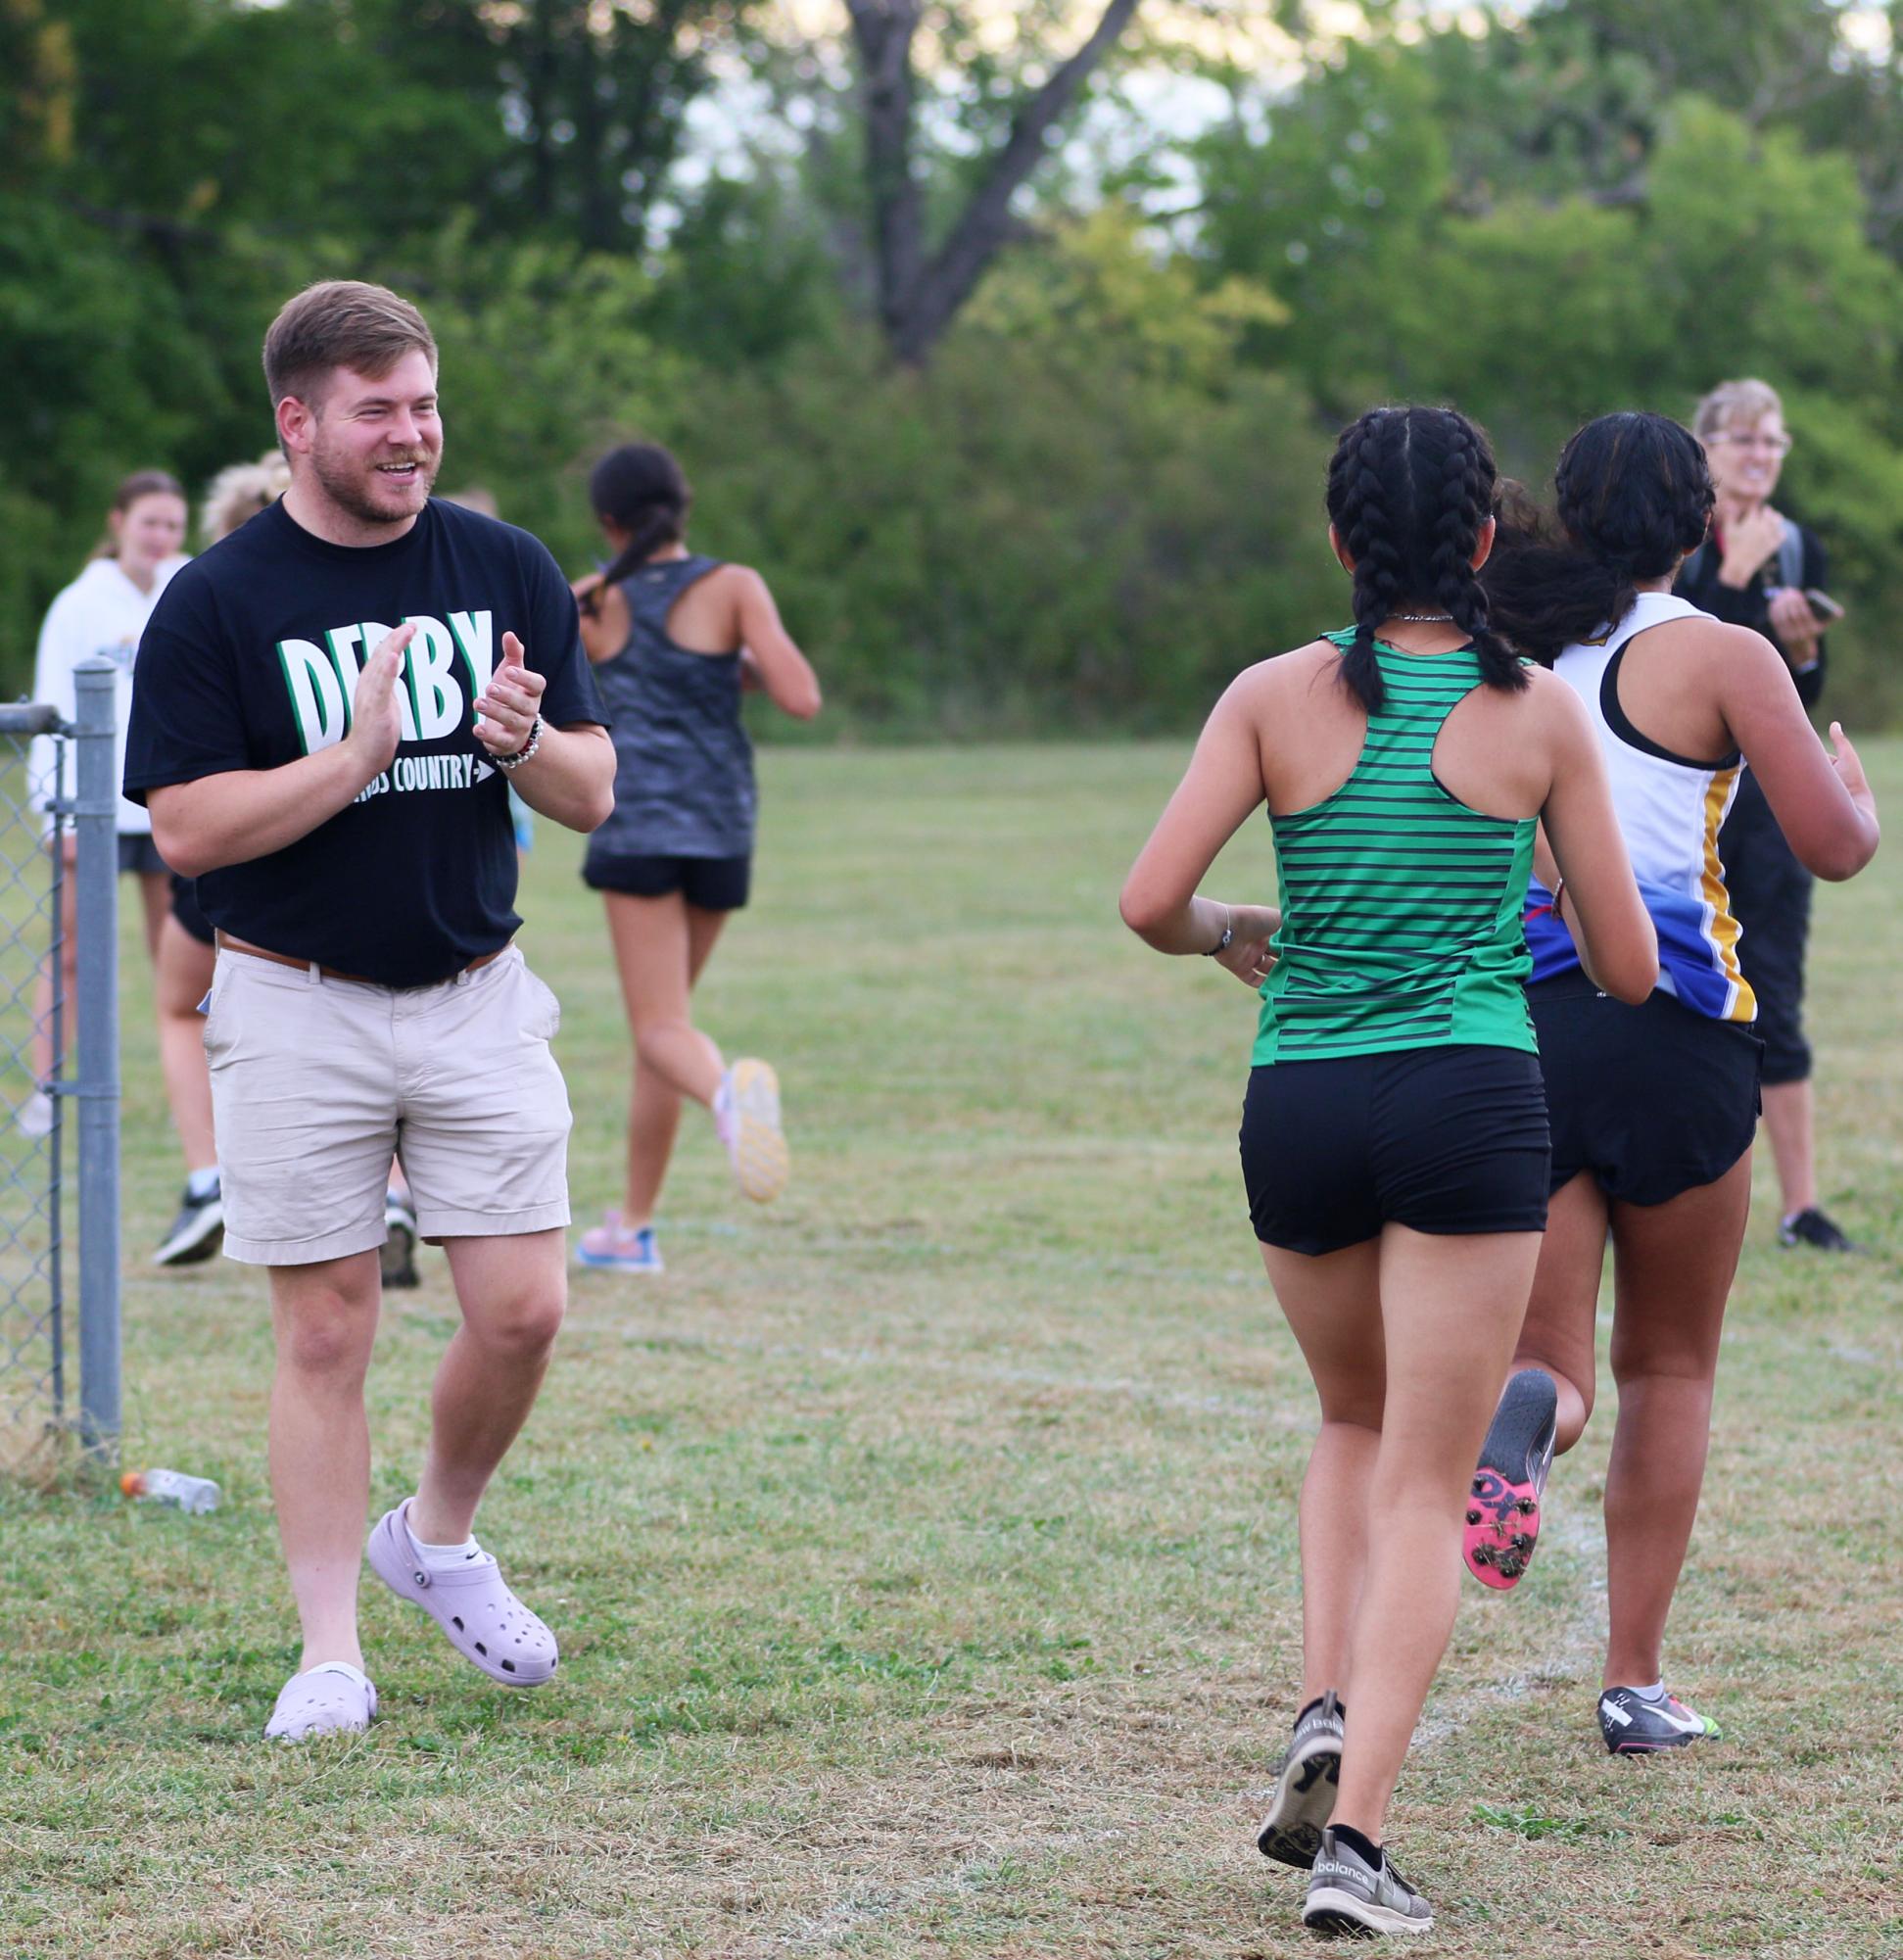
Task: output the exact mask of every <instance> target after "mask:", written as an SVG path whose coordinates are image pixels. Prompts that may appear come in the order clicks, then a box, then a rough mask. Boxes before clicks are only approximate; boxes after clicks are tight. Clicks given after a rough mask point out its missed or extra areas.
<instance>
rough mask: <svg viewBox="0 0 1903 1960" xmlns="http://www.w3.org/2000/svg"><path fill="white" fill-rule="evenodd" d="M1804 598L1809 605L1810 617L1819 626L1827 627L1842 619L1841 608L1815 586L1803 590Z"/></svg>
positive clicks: (1828, 595) (1827, 594)
mask: <svg viewBox="0 0 1903 1960" xmlns="http://www.w3.org/2000/svg"><path fill="white" fill-rule="evenodd" d="M1804 598H1805V599H1806V601H1807V602H1808V603H1809V605H1810V609H1811V617H1812V618H1813V619H1815V620H1816V621H1817V623H1818V625H1820V626H1829V625H1831V624H1832V623H1833V622H1834V621H1836V620H1839V619H1841V618H1842V617H1843V608H1842V606H1840V605H1839V604H1838V603H1837V602H1836V600H1835V599H1833V598H1832V597H1831V595H1830V594H1829V593H1827V592H1823V591H1821V590H1820V589H1819V588H1818V587H1816V586H1806V587H1805V588H1804Z"/></svg>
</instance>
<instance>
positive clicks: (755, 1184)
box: [714, 1056, 792, 1205]
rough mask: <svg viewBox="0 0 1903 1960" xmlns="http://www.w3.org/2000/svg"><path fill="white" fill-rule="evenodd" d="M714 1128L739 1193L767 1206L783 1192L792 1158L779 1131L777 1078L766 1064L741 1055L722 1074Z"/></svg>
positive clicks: (783, 1135)
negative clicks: (723, 1146)
mask: <svg viewBox="0 0 1903 1960" xmlns="http://www.w3.org/2000/svg"><path fill="white" fill-rule="evenodd" d="M714 1128H715V1130H716V1131H718V1133H719V1135H720V1140H721V1142H722V1143H724V1144H725V1145H726V1146H727V1159H728V1162H729V1163H730V1164H732V1165H733V1167H734V1177H735V1181H736V1182H737V1184H738V1185H739V1187H740V1191H741V1194H742V1195H743V1196H745V1197H748V1198H751V1199H752V1200H753V1202H754V1203H755V1204H756V1205H766V1204H771V1203H772V1201H773V1200H774V1199H775V1198H777V1197H779V1195H780V1194H781V1192H782V1191H784V1190H785V1188H786V1179H787V1177H788V1176H790V1175H791V1173H792V1160H791V1158H790V1157H789V1156H788V1155H787V1151H786V1135H785V1131H784V1130H783V1129H782V1128H781V1127H780V1077H779V1076H776V1075H775V1074H774V1073H773V1065H772V1064H771V1063H770V1062H762V1061H759V1060H757V1059H755V1058H754V1057H752V1056H742V1057H741V1058H740V1059H739V1060H738V1061H737V1062H736V1063H735V1064H734V1065H733V1067H732V1068H730V1069H729V1070H728V1071H727V1072H726V1073H725V1074H724V1075H723V1076H721V1078H720V1087H719V1089H717V1090H716V1091H715V1093H714Z"/></svg>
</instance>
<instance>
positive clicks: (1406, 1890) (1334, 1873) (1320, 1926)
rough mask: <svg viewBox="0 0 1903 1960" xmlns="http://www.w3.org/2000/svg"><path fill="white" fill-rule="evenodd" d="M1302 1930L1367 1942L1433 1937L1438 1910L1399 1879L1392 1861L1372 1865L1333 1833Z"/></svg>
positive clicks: (1321, 1855)
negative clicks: (1393, 1936)
mask: <svg viewBox="0 0 1903 1960" xmlns="http://www.w3.org/2000/svg"><path fill="white" fill-rule="evenodd" d="M1302 1924H1303V1925H1304V1926H1306V1927H1308V1928H1310V1929H1311V1930H1312V1931H1314V1932H1316V1933H1323V1934H1328V1933H1346V1934H1349V1935H1351V1936H1353V1937H1355V1938H1357V1939H1365V1938H1367V1937H1369V1936H1371V1935H1373V1934H1378V1933H1432V1932H1433V1931H1434V1908H1433V1907H1432V1906H1431V1905H1429V1904H1428V1902H1427V1901H1426V1900H1425V1899H1424V1898H1422V1897H1421V1895H1420V1893H1419V1892H1417V1891H1416V1890H1415V1889H1414V1888H1413V1887H1412V1886H1410V1885H1409V1884H1408V1883H1407V1881H1406V1880H1405V1879H1403V1877H1402V1876H1401V1874H1400V1873H1399V1872H1398V1871H1396V1870H1395V1865H1394V1860H1393V1859H1392V1858H1389V1857H1383V1858H1382V1860H1381V1862H1380V1864H1379V1865H1370V1864H1369V1863H1368V1861H1367V1860H1366V1859H1365V1858H1364V1857H1362V1856H1361V1854H1360V1853H1359V1852H1358V1851H1356V1850H1352V1849H1351V1848H1350V1847H1349V1846H1348V1845H1346V1844H1344V1843H1342V1842H1341V1840H1339V1839H1338V1838H1337V1837H1336V1836H1335V1834H1334V1833H1333V1832H1332V1831H1324V1832H1323V1833H1322V1834H1321V1847H1320V1849H1319V1850H1317V1851H1316V1852H1315V1862H1314V1870H1313V1871H1312V1872H1311V1873H1310V1874H1309V1877H1308V1903H1307V1904H1306V1905H1305V1906H1304V1907H1303V1909H1302Z"/></svg>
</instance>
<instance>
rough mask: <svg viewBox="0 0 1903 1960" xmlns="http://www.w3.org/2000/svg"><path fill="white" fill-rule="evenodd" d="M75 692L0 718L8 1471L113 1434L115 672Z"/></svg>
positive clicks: (104, 672)
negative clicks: (70, 1444) (64, 706)
mask: <svg viewBox="0 0 1903 1960" xmlns="http://www.w3.org/2000/svg"><path fill="white" fill-rule="evenodd" d="M76 679H77V691H76V692H77V701H78V712H77V714H76V716H75V717H74V719H73V720H72V721H71V722H68V721H66V720H64V719H63V718H62V717H61V715H60V712H59V710H58V709H57V708H54V707H51V706H48V705H45V704H44V703H34V704H28V703H18V704H14V705H11V706H0V1466H5V1467H8V1468H14V1469H21V1468H24V1467H27V1466H29V1465H31V1464H33V1463H34V1462H36V1461H41V1460H52V1461H57V1460H58V1457H59V1445H60V1444H61V1442H62V1441H63V1440H64V1439H65V1438H67V1437H70V1436H75V1435H76V1436H77V1437H78V1439H79V1440H80V1442H81V1443H82V1444H83V1446H84V1447H85V1448H86V1449H87V1450H89V1451H91V1452H94V1453H96V1454H98V1455H100V1456H103V1457H106V1458H111V1457H113V1456H114V1455H115V1454H116V1451H117V1445H118V1438H119V932H118V874H119V861H118V858H119V843H118V836H117V831H118V823H117V818H118V785H117V783H116V781H115V777H116V775H117V770H116V766H115V743H114V731H113V715H114V701H115V690H116V685H117V676H116V672H115V670H114V669H113V668H112V667H111V666H110V665H109V664H108V663H106V662H104V661H100V662H93V663H88V664H87V665H85V666H83V667H81V668H80V670H79V672H78V675H77V677H76ZM75 1024H76V1027H75ZM69 1167H71V1168H72V1170H73V1171H76V1175H72V1174H70V1170H69ZM74 1187H76V1189H75V1188H74ZM75 1198H76V1203H74V1202H73V1200H74V1199H75ZM75 1222H76V1227H77V1230H76V1235H75V1234H74V1232H73V1230H72V1227H73V1226H74V1224H75ZM75 1254H76V1255H77V1257H76V1258H75V1256H74V1255H75ZM75 1281H76V1284H75ZM75 1308H76V1309H77V1312H76V1314H75V1312H74V1309H75ZM75 1321H76V1326H75ZM75 1332H76V1334H77V1340H76V1343H75V1341H74V1339H73V1336H74V1334H75ZM75 1348H76V1354H75ZM75 1359H76V1361H77V1363H78V1366H77V1370H76V1373H77V1379H76V1381H75V1379H74V1373H75V1370H74V1367H73V1362H74V1361H75Z"/></svg>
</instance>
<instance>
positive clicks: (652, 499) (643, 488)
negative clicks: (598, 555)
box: [582, 443, 693, 618]
mask: <svg viewBox="0 0 1903 1960" xmlns="http://www.w3.org/2000/svg"><path fill="white" fill-rule="evenodd" d="M588 497H589V502H591V503H592V504H593V505H594V506H595V516H596V517H604V518H606V519H607V520H608V521H609V522H610V523H612V524H613V525H614V527H615V528H616V529H617V530H619V531H625V532H626V533H627V534H628V542H627V543H626V544H625V545H623V546H622V548H621V549H620V550H618V551H617V552H616V553H615V555H614V562H613V563H612V564H611V565H609V566H608V568H607V570H606V571H605V572H603V573H602V574H601V583H600V584H599V585H597V586H595V587H594V588H593V589H592V590H591V591H590V592H589V594H588V595H587V597H586V598H584V599H583V600H582V609H583V610H584V611H585V612H587V613H588V614H589V615H590V617H591V618H592V617H593V616H594V614H595V608H596V607H597V606H598V605H599V604H600V602H601V595H602V593H604V592H605V591H606V590H607V589H608V587H610V586H612V585H618V584H620V582H621V581H622V580H623V579H625V578H629V577H631V576H632V575H633V574H634V573H635V572H638V571H639V570H640V569H641V567H642V565H644V564H645V563H646V562H647V560H648V559H649V558H651V557H652V556H653V555H654V553H655V552H656V551H658V550H660V549H661V547H662V546H663V545H678V544H679V543H680V542H681V540H682V538H684V537H685V536H686V535H687V527H688V509H689V506H690V504H691V503H692V502H693V490H692V488H691V486H690V484H689V482H688V479H687V477H686V476H685V475H684V474H683V473H682V470H681V465H680V464H679V463H678V462H676V461H675V459H674V457H673V455H672V454H670V453H669V452H668V451H666V450H664V449H662V447H661V446H660V444H659V443H624V444H623V445H622V446H621V447H620V448H619V449H618V450H610V451H609V452H608V453H607V454H606V455H604V456H603V457H602V458H601V460H600V461H599V462H597V463H596V464H595V468H594V469H593V470H592V471H591V472H590V474H589V479H588Z"/></svg>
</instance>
